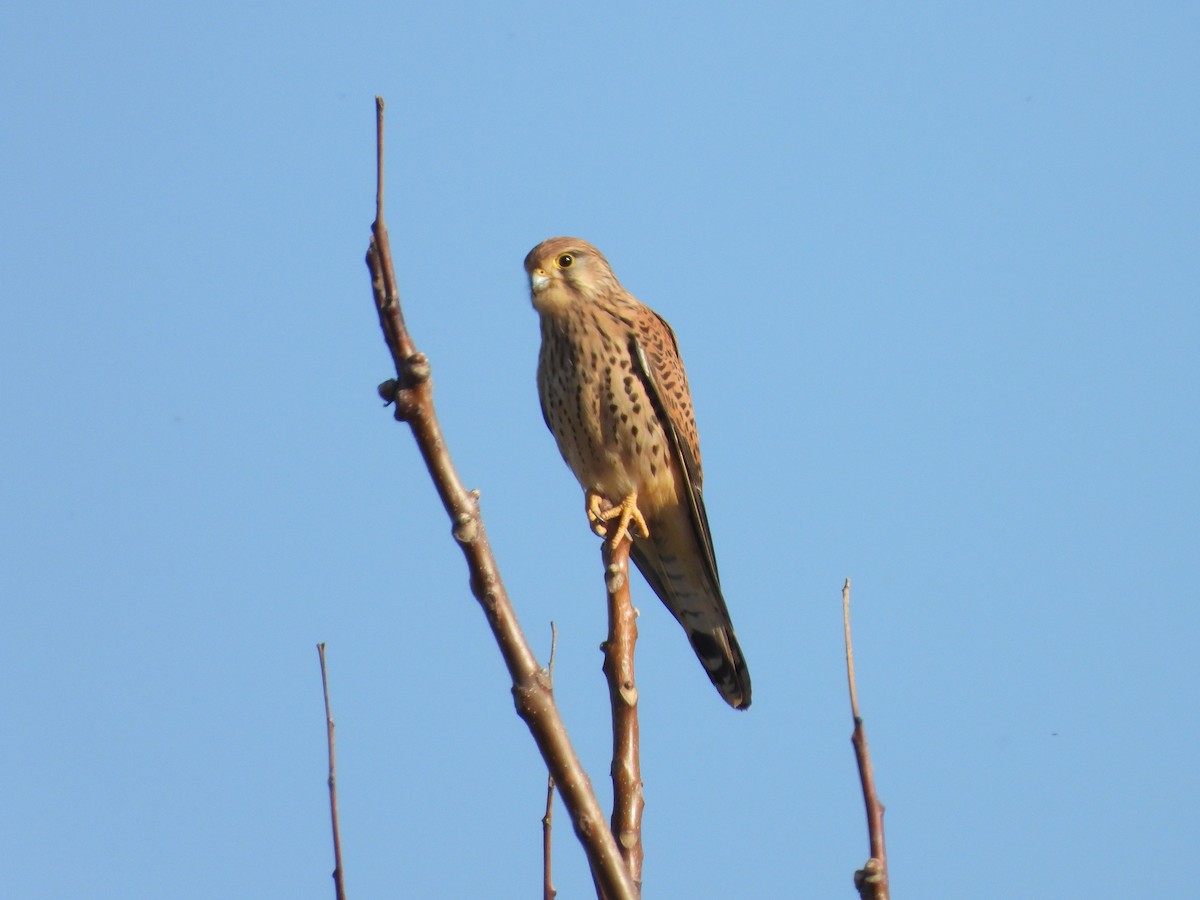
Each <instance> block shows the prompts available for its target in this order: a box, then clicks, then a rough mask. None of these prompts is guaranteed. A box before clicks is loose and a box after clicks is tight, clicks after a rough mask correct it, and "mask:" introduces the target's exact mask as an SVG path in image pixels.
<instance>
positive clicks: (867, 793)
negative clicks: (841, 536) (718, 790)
mask: <svg viewBox="0 0 1200 900" xmlns="http://www.w3.org/2000/svg"><path fill="white" fill-rule="evenodd" d="M842 623H843V626H844V628H845V631H846V675H847V678H848V680H849V682H850V712H851V713H852V714H853V716H854V734H853V736H852V737H851V738H850V741H851V743H853V744H854V758H855V760H856V761H857V762H858V776H859V779H860V780H861V781H862V792H863V803H864V805H865V806H866V809H867V833H868V836H869V837H870V849H871V858H870V859H868V860H867V862H866V865H864V866H863V867H862V868H861V869H859V870H858V871H857V872H855V873H854V886H855V887H856V888H857V889H858V895H859V897H861V898H862V900H888V896H889V888H888V871H887V848H886V847H885V845H884V840H883V804H882V803H880V802H879V795H878V794H876V793H875V770H874V769H873V768H872V767H871V751H870V748H869V747H868V746H867V732H866V729H865V728H863V720H862V716H860V715H859V714H858V688H857V686H856V685H855V681H854V645H853V643H852V642H851V640H850V579H849V578H847V579H846V583H845V584H844V585H842Z"/></svg>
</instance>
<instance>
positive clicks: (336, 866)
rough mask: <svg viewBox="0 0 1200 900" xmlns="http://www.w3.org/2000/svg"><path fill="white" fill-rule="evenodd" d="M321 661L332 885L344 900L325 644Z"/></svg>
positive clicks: (319, 649)
mask: <svg viewBox="0 0 1200 900" xmlns="http://www.w3.org/2000/svg"><path fill="white" fill-rule="evenodd" d="M317 656H318V657H320V660H321V690H322V691H323V692H324V693H325V738H326V742H327V743H328V745H329V815H330V818H332V819H333V884H334V888H335V889H336V892H337V900H346V885H345V881H344V875H343V870H342V835H341V830H340V829H339V827H338V803H337V756H336V755H335V754H334V749H333V747H334V744H333V710H332V709H331V708H330V706H329V676H328V675H327V674H326V671H325V644H324V643H323V642H322V643H320V644H317Z"/></svg>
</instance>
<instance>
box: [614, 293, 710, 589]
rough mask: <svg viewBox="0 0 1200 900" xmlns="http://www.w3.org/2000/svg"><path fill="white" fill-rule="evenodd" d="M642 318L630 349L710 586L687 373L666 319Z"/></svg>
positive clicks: (700, 474)
mask: <svg viewBox="0 0 1200 900" xmlns="http://www.w3.org/2000/svg"><path fill="white" fill-rule="evenodd" d="M647 312H649V314H650V315H649V316H646V317H642V319H641V321H639V323H638V328H637V331H635V333H634V334H633V336H632V337H631V339H630V348H629V349H630V354H631V355H632V356H633V359H634V362H635V364H636V365H637V367H638V374H639V375H640V376H641V378H642V381H643V382H644V384H645V386H646V392H647V394H649V396H650V401H651V403H653V404H654V408H655V411H656V412H657V413H658V415H659V420H660V421H662V422H663V423H664V426H665V427H664V429H663V430H664V431H666V433H667V437H668V439H669V440H670V442H671V450H672V452H673V454H674V456H675V458H676V460H677V461H678V462H679V469H680V471H681V472H683V477H684V481H685V482H686V485H685V486H686V491H687V499H688V504H689V506H690V509H691V519H692V527H693V529H694V530H695V532H696V542H697V543H698V544H699V545H700V547H701V549H702V550H703V552H704V557H705V564H706V566H707V568H708V572H709V575H710V576H711V578H712V581H713V585H714V586H716V587H718V588H719V586H720V584H721V578H720V575H719V574H718V572H717V558H716V555H715V554H714V553H713V546H712V532H711V531H710V530H709V527H708V513H707V512H706V511H705V509H704V493H703V485H704V471H703V467H702V465H701V462H700V441H699V436H698V434H697V431H696V417H695V414H694V412H693V411H692V397H691V392H690V391H689V390H688V383H687V375H686V374H684V371H683V360H682V358H681V357H680V355H679V344H678V343H677V342H676V340H675V332H674V331H673V330H672V329H671V326H670V325H668V324H667V322H666V320H665V319H664V318H663V317H662V316H660V315H658V313H656V312H654V311H653V310H647Z"/></svg>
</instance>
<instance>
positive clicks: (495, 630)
mask: <svg viewBox="0 0 1200 900" xmlns="http://www.w3.org/2000/svg"><path fill="white" fill-rule="evenodd" d="M375 103H376V126H377V133H376V154H377V162H378V172H377V181H376V196H375V211H376V218H375V222H374V223H373V224H372V226H371V234H372V237H371V244H370V247H369V248H368V250H367V266H368V268H369V269H370V271H371V287H372V292H373V293H374V296H375V306H376V309H377V311H378V313H379V324H380V327H381V328H382V330H383V334H384V340H385V341H386V343H387V346H388V349H389V350H390V351H391V354H392V359H393V361H394V362H395V366H396V378H395V379H389V380H388V381H386V382H384V383H383V384H381V385H380V386H379V393H380V396H381V397H383V398H384V400H386V401H387V402H389V403H394V404H395V416H396V418H397V419H398V420H400V421H404V422H407V423H408V424H409V426H410V427H411V428H412V433H413V437H414V438H415V439H416V443H417V448H418V449H419V450H420V453H421V456H422V458H423V459H424V461H425V465H426V467H427V468H428V469H429V474H430V476H431V478H432V479H433V483H434V486H435V487H436V489H437V492H438V496H439V497H440V498H441V501H442V505H443V506H444V507H445V509H446V512H447V514H448V515H449V516H450V520H451V522H452V523H453V529H452V531H453V534H454V538H455V540H456V541H458V544H459V547H460V548H461V549H462V552H463V556H464V557H465V558H466V562H467V568H468V570H469V571H470V576H471V591H472V593H473V594H474V595H475V599H476V600H478V601H479V604H480V606H481V607H482V608H483V611H484V614H485V615H486V616H487V620H488V624H489V626H490V627H491V629H492V634H493V636H494V637H495V639H496V644H497V646H498V647H499V648H500V653H501V655H502V656H503V657H504V662H505V665H506V666H507V667H508V671H509V675H510V676H511V678H512V682H513V687H512V691H513V698H514V700H515V702H516V707H517V713H518V715H520V716H521V718H522V719H523V720H524V721H525V724H526V725H527V726H528V728H529V731H530V734H532V735H533V739H534V741H535V742H536V743H537V745H538V750H539V751H540V752H541V754H542V758H543V759H544V760H545V761H546V765H547V767H548V768H549V770H550V774H551V775H552V776H553V777H554V782H555V785H556V787H557V789H558V791H559V793H560V794H561V795H562V798H563V805H564V806H566V808H567V811H568V813H570V816H571V823H572V825H573V826H574V828H575V833H576V835H577V836H578V837H579V840H580V842H581V843H582V844H583V847H584V851H585V852H586V853H587V856H588V863H589V865H590V866H591V869H592V873H593V877H594V878H595V880H596V886H597V889H598V891H600V892H601V893H602V894H603V895H604V896H605V897H606V898H607V900H634V898H636V897H637V889H636V887H635V886H634V884H633V880H632V879H631V878H630V875H629V871H628V869H626V867H625V863H624V861H623V859H622V858H621V854H620V852H619V851H618V849H617V844H616V841H615V840H614V839H613V836H612V832H610V831H609V829H608V828H607V827H606V825H605V822H604V813H603V812H602V810H601V808H600V804H599V802H597V800H596V795H595V792H594V791H593V790H592V785H591V782H590V781H589V779H588V777H587V773H586V772H585V771H584V770H583V766H582V765H580V763H579V758H578V756H577V755H576V754H575V750H574V748H573V747H572V746H571V741H570V738H569V737H568V735H567V730H566V727H565V725H564V724H563V721H562V717H561V716H560V715H559V712H558V707H557V706H556V705H555V703H554V696H553V692H552V691H551V689H550V685H549V681H548V678H547V674H546V672H545V670H544V669H542V668H541V666H539V665H538V662H537V658H536V657H535V656H534V654H533V651H532V650H531V649H530V647H529V643H528V641H526V640H525V636H524V634H523V633H522V632H521V626H520V624H519V623H518V622H517V618H516V614H515V613H514V611H513V608H512V604H511V603H510V602H509V599H508V593H507V591H506V590H505V588H504V584H503V582H502V581H501V579H500V573H499V570H498V568H497V565H496V559H495V557H494V556H493V554H492V551H491V547H490V545H489V543H488V539H487V532H486V531H485V529H484V526H483V518H482V516H481V515H480V512H479V495H478V492H475V491H471V492H468V491H467V489H466V488H465V487H464V486H463V483H462V480H461V479H460V478H459V475H458V471H457V470H456V469H455V467H454V463H453V461H452V460H451V458H450V454H449V451H448V450H447V449H446V442H445V439H444V438H443V436H442V431H441V426H440V425H439V423H438V420H437V415H436V413H435V410H434V405H433V393H432V383H431V380H430V367H429V361H428V360H427V359H426V358H425V355H424V354H422V353H419V352H418V351H417V349H416V347H415V345H414V343H413V340H412V338H411V337H410V336H409V333H408V329H407V328H406V327H405V324H404V318H403V315H402V314H401V311H400V293H399V290H398V288H397V286H396V274H395V270H394V268H393V266H392V255H391V248H390V246H389V243H388V237H387V227H386V226H385V225H384V222H383V106H384V105H383V99H382V98H379V97H377V98H376V101H375Z"/></svg>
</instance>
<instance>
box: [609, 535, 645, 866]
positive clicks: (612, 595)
mask: <svg viewBox="0 0 1200 900" xmlns="http://www.w3.org/2000/svg"><path fill="white" fill-rule="evenodd" d="M631 546H632V544H631V542H630V540H629V538H625V539H624V540H623V541H621V543H620V544H618V545H617V546H616V547H615V548H614V547H613V546H612V545H611V544H610V543H609V542H608V541H607V540H605V542H604V545H603V558H604V583H605V588H606V592H607V594H608V640H606V641H605V642H604V646H603V650H604V674H605V675H606V676H607V677H608V695H609V702H610V703H611V705H612V728H613V758H612V781H613V813H612V831H613V834H614V835H615V836H616V838H617V844H618V845H619V846H620V848H621V856H622V857H623V858H624V860H625V865H626V866H628V867H629V874H630V876H631V877H632V878H633V882H634V884H635V885H637V887H638V889H639V890H641V886H642V860H643V855H644V854H643V849H642V810H643V808H644V807H645V805H646V801H645V797H644V796H643V793H642V764H641V758H640V750H639V741H640V738H639V729H638V692H637V684H636V682H635V681H634V677H633V651H634V648H635V646H636V645H637V636H638V632H637V611H636V610H635V609H634V608H633V601H632V600H631V599H630V596H629V550H630V547H631Z"/></svg>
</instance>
